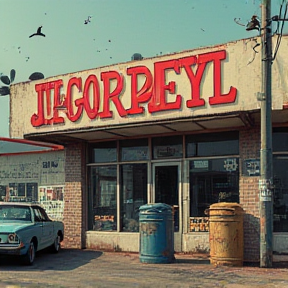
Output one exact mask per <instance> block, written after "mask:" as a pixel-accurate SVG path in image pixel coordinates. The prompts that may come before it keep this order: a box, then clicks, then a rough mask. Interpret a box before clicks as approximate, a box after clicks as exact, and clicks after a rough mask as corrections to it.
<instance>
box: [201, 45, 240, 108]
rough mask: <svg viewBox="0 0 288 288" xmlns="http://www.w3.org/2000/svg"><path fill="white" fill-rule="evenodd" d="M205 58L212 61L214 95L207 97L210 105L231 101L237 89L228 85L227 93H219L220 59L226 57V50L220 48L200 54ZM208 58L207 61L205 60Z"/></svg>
mask: <svg viewBox="0 0 288 288" xmlns="http://www.w3.org/2000/svg"><path fill="white" fill-rule="evenodd" d="M200 57H202V58H203V59H205V62H208V61H213V62H214V74H213V75H214V95H213V96H212V97H210V98H209V104H210V105H218V104H227V103H233V102H235V100H236V95H237V89H236V88H235V87H232V86H231V87H230V91H229V92H228V93H227V94H221V60H224V59H226V51H225V50H221V51H217V52H214V53H207V54H204V55H200V56H199V58H200ZM207 60H208V61H207Z"/></svg>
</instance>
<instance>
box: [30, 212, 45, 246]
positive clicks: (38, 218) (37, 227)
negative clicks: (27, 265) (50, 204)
mask: <svg viewBox="0 0 288 288" xmlns="http://www.w3.org/2000/svg"><path fill="white" fill-rule="evenodd" d="M33 214H34V231H35V232H34V235H35V236H36V237H37V239H38V249H37V250H41V249H43V247H45V243H43V242H44V237H43V221H42V215H41V213H40V211H39V209H38V208H37V207H33Z"/></svg>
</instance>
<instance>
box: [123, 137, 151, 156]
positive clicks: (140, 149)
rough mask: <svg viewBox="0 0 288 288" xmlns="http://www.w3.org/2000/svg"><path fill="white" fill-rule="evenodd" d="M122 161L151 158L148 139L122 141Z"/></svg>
mask: <svg viewBox="0 0 288 288" xmlns="http://www.w3.org/2000/svg"><path fill="white" fill-rule="evenodd" d="M120 155H121V161H141V160H148V159H149V148H148V139H147V138H145V139H131V140H123V141H120Z"/></svg>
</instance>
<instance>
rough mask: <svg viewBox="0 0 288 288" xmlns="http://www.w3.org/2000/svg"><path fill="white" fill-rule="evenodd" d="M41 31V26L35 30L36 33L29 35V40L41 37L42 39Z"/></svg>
mask: <svg viewBox="0 0 288 288" xmlns="http://www.w3.org/2000/svg"><path fill="white" fill-rule="evenodd" d="M41 29H42V26H40V27H39V28H38V29H37V32H36V33H34V34H32V35H30V36H29V38H31V37H33V36H43V37H45V34H43V33H42V32H41Z"/></svg>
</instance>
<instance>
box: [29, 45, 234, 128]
mask: <svg viewBox="0 0 288 288" xmlns="http://www.w3.org/2000/svg"><path fill="white" fill-rule="evenodd" d="M224 59H226V51H225V50H221V51H216V52H210V53H204V54H200V55H197V56H189V57H184V58H180V59H172V60H167V61H161V62H155V63H154V73H153V74H152V72H151V71H150V70H149V69H148V68H147V67H146V66H135V67H130V68H127V70H126V75H125V76H124V75H122V74H120V73H119V72H117V71H107V72H102V73H101V74H100V78H101V79H100V80H99V79H98V78H97V77H96V75H94V74H91V75H89V76H88V78H87V79H86V81H85V82H84V83H82V78H81V77H78V78H77V77H73V78H71V79H69V81H68V84H67V87H63V81H62V80H55V81H51V82H46V83H41V84H36V85H35V90H36V92H37V96H38V102H37V106H38V112H37V114H33V115H32V117H31V124H32V125H33V126H34V127H39V126H42V125H52V124H60V123H64V117H62V116H59V107H62V106H63V105H64V106H65V107H66V110H65V113H66V117H67V119H69V120H70V121H72V122H76V121H77V120H79V119H80V117H81V116H82V114H83V113H86V114H87V116H88V117H89V118H90V119H95V118H97V117H98V118H100V119H101V118H112V117H113V111H111V109H110V103H113V104H114V105H115V107H116V110H117V112H118V114H119V116H120V117H129V115H135V114H143V113H144V112H145V109H147V110H148V112H149V113H151V114H152V113H157V112H160V111H165V110H179V109H180V108H181V105H183V104H184V103H182V102H184V101H183V97H182V96H181V95H179V94H176V93H177V92H176V90H177V89H176V83H175V81H170V82H168V83H166V77H165V73H166V71H167V70H174V72H175V73H176V74H181V73H184V71H185V73H186V74H187V77H188V79H189V82H190V86H191V95H190V96H189V100H187V101H186V103H185V104H184V105H186V107H187V108H194V107H199V106H205V104H206V103H205V99H203V98H201V95H200V85H201V81H202V77H203V73H204V70H205V67H206V65H207V63H209V62H212V63H213V91H214V93H213V95H211V97H209V104H210V105H221V104H227V103H233V102H235V100H236V96H237V89H236V88H235V87H230V90H229V92H228V93H226V94H222V92H221V90H222V89H221V61H223V60H224ZM192 65H193V66H194V67H196V68H194V69H193V70H194V71H193V70H192ZM140 75H141V76H142V77H143V76H144V77H145V83H144V84H143V86H142V87H141V88H140V89H139V88H138V86H139V85H138V76H140ZM126 77H130V78H131V88H130V91H131V92H130V97H131V107H128V108H127V107H124V106H123V103H122V102H121V99H120V96H121V95H122V94H123V91H124V89H125V88H124V87H125V78H126ZM112 80H113V81H116V83H117V84H116V88H115V89H114V90H113V91H110V82H111V81H112ZM100 85H101V87H102V89H101V91H103V93H100ZM63 88H66V94H65V97H64V100H63V99H62V96H63V95H60V89H62V90H63ZM75 88H76V89H77V90H78V91H79V92H81V93H82V94H81V96H82V97H81V98H77V99H73V89H75ZM91 88H92V89H91ZM64 91H65V89H64ZM92 91H93V95H90V93H91V92H92ZM51 92H52V93H53V95H54V97H53V98H54V99H53V101H51V100H50V99H51V97H50V96H51ZM167 93H169V94H176V95H175V99H174V101H170V102H168V101H167V99H166V94H167ZM91 96H92V97H91ZM125 97H127V95H125ZM45 100H46V102H45ZM44 102H45V103H44ZM51 102H53V103H51ZM100 104H101V105H100ZM144 104H145V106H146V107H147V108H145V107H143V106H144ZM100 107H102V109H101V111H100ZM45 109H46V110H45ZM46 115H50V116H49V117H48V116H46Z"/></svg>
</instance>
